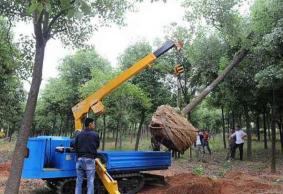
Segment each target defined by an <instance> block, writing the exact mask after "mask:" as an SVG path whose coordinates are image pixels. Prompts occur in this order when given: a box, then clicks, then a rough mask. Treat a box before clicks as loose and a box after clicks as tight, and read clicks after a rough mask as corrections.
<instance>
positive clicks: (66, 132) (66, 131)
mask: <svg viewBox="0 0 283 194" xmlns="http://www.w3.org/2000/svg"><path fill="white" fill-rule="evenodd" d="M65 123H66V129H65V136H68V129H69V114H67V115H66V121H65Z"/></svg>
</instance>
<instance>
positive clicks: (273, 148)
mask: <svg viewBox="0 0 283 194" xmlns="http://www.w3.org/2000/svg"><path fill="white" fill-rule="evenodd" d="M275 116H276V115H275V94H274V89H272V106H271V130H272V131H271V133H272V146H271V173H275V172H276V125H275V122H276V118H275Z"/></svg>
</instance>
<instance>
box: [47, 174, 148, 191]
mask: <svg viewBox="0 0 283 194" xmlns="http://www.w3.org/2000/svg"><path fill="white" fill-rule="evenodd" d="M111 176H112V178H113V179H114V180H116V181H117V182H118V189H119V191H120V193H121V194H135V193H137V192H138V191H139V190H140V189H141V188H142V187H143V185H144V178H143V176H142V175H141V174H140V173H127V174H114V175H111ZM47 185H48V187H49V188H51V189H52V190H54V191H56V193H57V194H74V193H75V188H76V179H75V178H66V179H57V180H47ZM86 186H87V180H86V179H85V180H84V182H83V191H82V193H83V194H86V191H87V189H86ZM94 193H95V194H107V193H108V192H107V190H106V189H105V187H104V185H103V183H102V181H101V180H100V179H99V178H96V179H95V183H94Z"/></svg>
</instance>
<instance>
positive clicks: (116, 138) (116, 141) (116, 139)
mask: <svg viewBox="0 0 283 194" xmlns="http://www.w3.org/2000/svg"><path fill="white" fill-rule="evenodd" d="M119 124H120V115H119V118H118V121H117V128H116V137H115V150H117V144H118V131H119Z"/></svg>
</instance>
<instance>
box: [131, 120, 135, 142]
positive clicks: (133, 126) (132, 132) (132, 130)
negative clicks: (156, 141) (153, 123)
mask: <svg viewBox="0 0 283 194" xmlns="http://www.w3.org/2000/svg"><path fill="white" fill-rule="evenodd" d="M135 125H136V123H133V125H132V129H131V143H133V135H134V130H135V128H136V126H135Z"/></svg>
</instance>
